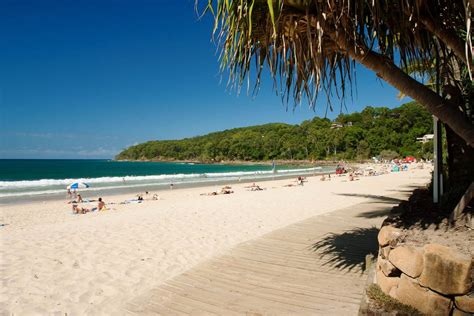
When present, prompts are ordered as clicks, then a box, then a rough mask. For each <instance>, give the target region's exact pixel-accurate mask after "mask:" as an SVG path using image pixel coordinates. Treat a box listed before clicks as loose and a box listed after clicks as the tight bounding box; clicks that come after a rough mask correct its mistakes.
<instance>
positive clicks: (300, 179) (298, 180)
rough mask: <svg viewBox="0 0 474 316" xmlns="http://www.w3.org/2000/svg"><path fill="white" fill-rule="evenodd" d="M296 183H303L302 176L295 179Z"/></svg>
mask: <svg viewBox="0 0 474 316" xmlns="http://www.w3.org/2000/svg"><path fill="white" fill-rule="evenodd" d="M296 183H297V184H298V185H303V184H304V183H303V177H298V178H297V179H296Z"/></svg>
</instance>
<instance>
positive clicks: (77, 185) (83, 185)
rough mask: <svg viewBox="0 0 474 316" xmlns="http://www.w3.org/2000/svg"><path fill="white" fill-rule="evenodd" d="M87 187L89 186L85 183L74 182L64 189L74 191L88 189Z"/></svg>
mask: <svg viewBox="0 0 474 316" xmlns="http://www.w3.org/2000/svg"><path fill="white" fill-rule="evenodd" d="M88 187H89V185H88V184H87V183H84V182H74V183H72V184H70V185H68V186H67V187H66V189H69V190H71V189H73V190H74V189H85V188H88Z"/></svg>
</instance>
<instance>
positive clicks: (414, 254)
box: [388, 246, 423, 278]
mask: <svg viewBox="0 0 474 316" xmlns="http://www.w3.org/2000/svg"><path fill="white" fill-rule="evenodd" d="M388 260H390V262H391V263H392V264H393V265H394V266H395V267H397V268H398V269H399V270H400V271H402V272H403V273H405V274H407V275H409V276H411V277H412V278H416V277H419V276H420V274H421V271H423V252H422V251H421V250H419V249H417V248H415V247H411V246H400V247H397V248H395V249H392V250H391V251H390V254H389V256H388Z"/></svg>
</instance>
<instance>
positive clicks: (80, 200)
mask: <svg viewBox="0 0 474 316" xmlns="http://www.w3.org/2000/svg"><path fill="white" fill-rule="evenodd" d="M82 202H84V200H83V199H82V196H81V195H80V194H78V195H77V203H82Z"/></svg>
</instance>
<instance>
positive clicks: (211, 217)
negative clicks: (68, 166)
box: [0, 169, 430, 315]
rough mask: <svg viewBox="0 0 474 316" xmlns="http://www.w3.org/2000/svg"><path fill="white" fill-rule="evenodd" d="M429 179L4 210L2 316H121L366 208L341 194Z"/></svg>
mask: <svg viewBox="0 0 474 316" xmlns="http://www.w3.org/2000/svg"><path fill="white" fill-rule="evenodd" d="M429 177H430V174H429V170H428V169H424V170H410V171H408V172H400V173H396V174H387V175H382V176H376V177H363V178H361V179H360V180H358V181H354V182H348V181H347V177H338V178H333V180H332V181H330V182H328V181H325V182H322V181H319V177H310V178H308V180H309V182H307V183H305V185H304V186H303V187H301V186H298V187H283V185H284V184H287V183H290V182H291V181H290V180H278V181H268V182H261V183H259V184H260V185H261V186H262V187H265V188H266V190H265V191H257V192H250V191H248V190H247V189H245V188H244V186H246V185H248V184H238V185H233V188H232V189H233V190H234V191H235V193H234V194H230V195H218V196H201V195H200V193H204V192H211V191H215V190H219V188H216V187H207V188H192V189H182V190H170V191H166V192H162V193H160V196H161V198H162V199H161V200H159V201H145V202H144V203H142V204H129V205H114V206H113V207H114V208H115V210H109V211H105V212H99V213H89V214H86V215H73V214H72V212H71V210H70V205H67V204H66V203H65V202H64V201H59V202H58V201H56V202H46V203H34V204H23V205H15V206H13V205H12V206H2V207H1V209H0V223H5V224H8V225H6V226H3V227H0V240H1V253H0V258H1V259H0V260H1V262H0V279H1V282H2V287H1V289H0V313H2V314H3V313H8V314H11V313H15V314H21V315H25V314H46V313H55V312H57V313H58V314H62V315H64V313H67V314H68V315H71V314H72V315H79V314H81V315H82V314H116V313H114V311H117V308H118V307H119V306H121V304H123V303H124V302H125V301H126V300H127V299H131V298H133V297H135V296H137V295H139V294H140V293H142V292H145V291H147V290H149V289H151V288H153V287H155V286H157V285H159V284H160V283H162V282H164V281H165V280H167V279H169V278H171V277H173V276H175V275H177V274H180V273H182V272H184V271H186V270H188V269H189V268H191V267H193V266H194V265H196V264H197V263H199V262H202V261H203V260H206V259H209V258H211V257H213V256H216V255H218V254H221V253H223V252H225V251H226V250H227V249H229V248H231V247H233V246H234V245H236V244H238V243H241V242H244V241H247V240H250V239H253V238H256V237H258V236H261V235H263V234H265V233H268V232H270V231H273V230H275V229H278V228H281V227H285V226H287V225H289V224H292V223H294V222H297V221H301V220H304V219H306V218H308V217H312V216H315V215H318V214H323V213H327V212H330V211H333V210H336V209H339V208H343V207H347V206H350V205H354V204H357V203H360V202H363V201H366V200H367V199H369V197H366V196H347V195H340V194H356V195H357V194H361V195H366V194H370V195H390V194H394V193H395V192H394V190H400V189H404V190H406V189H407V188H408V189H413V187H409V186H411V185H424V184H426V183H427V182H428V181H429ZM293 183H294V182H293ZM127 198H131V197H130V196H122V197H114V198H113V199H114V201H123V200H125V199H127ZM106 202H110V201H108V200H107V199H106Z"/></svg>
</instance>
